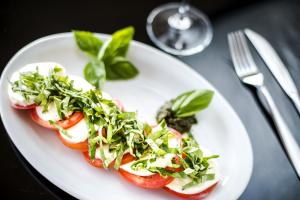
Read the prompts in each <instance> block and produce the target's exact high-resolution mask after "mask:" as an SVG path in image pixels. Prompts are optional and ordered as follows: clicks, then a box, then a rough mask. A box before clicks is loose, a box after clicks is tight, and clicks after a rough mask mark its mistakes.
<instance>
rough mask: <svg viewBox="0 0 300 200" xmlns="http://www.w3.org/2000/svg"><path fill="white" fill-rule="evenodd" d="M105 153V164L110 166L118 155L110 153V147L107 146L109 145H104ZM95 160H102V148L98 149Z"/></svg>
mask: <svg viewBox="0 0 300 200" xmlns="http://www.w3.org/2000/svg"><path fill="white" fill-rule="evenodd" d="M103 152H104V156H105V162H106V163H107V164H110V163H111V162H112V161H114V160H115V159H116V157H117V154H116V152H115V151H114V152H110V151H109V145H107V144H104V145H103ZM95 158H96V159H101V160H102V157H101V153H100V148H99V147H98V148H97V149H96V153H95Z"/></svg>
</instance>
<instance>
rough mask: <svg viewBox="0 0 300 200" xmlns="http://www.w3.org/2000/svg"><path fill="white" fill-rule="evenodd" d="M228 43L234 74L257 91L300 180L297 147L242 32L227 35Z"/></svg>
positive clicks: (298, 150) (298, 149) (299, 159)
mask: <svg viewBox="0 0 300 200" xmlns="http://www.w3.org/2000/svg"><path fill="white" fill-rule="evenodd" d="M228 42H229V50H230V54H231V57H232V61H233V65H234V69H235V72H236V73H237V75H238V77H239V78H240V80H241V81H242V82H243V83H245V84H248V85H252V86H254V87H255V88H256V89H257V92H258V94H259V95H258V96H259V98H260V100H261V101H263V102H264V103H263V105H264V106H265V107H266V110H267V111H268V112H269V114H270V116H271V117H272V119H273V121H274V123H275V126H276V128H277V131H278V134H279V136H280V139H281V141H282V144H283V146H284V148H285V150H286V152H287V155H288V157H289V158H290V160H291V163H292V165H293V166H294V169H295V171H296V173H297V175H298V178H300V148H299V145H298V144H297V142H296V140H295V138H294V137H293V135H292V133H291V131H290V130H289V128H288V126H287V125H286V123H285V121H284V120H283V118H282V116H281V114H280V112H279V110H278V109H277V107H276V104H275V102H274V100H273V98H272V96H271V94H270V92H269V91H268V89H267V88H266V86H265V85H264V75H263V74H262V73H261V72H260V71H259V69H258V68H257V66H256V64H255V62H254V59H253V57H252V55H251V53H250V50H249V47H248V43H247V41H246V38H245V35H244V33H243V32H242V31H236V32H232V33H229V34H228Z"/></svg>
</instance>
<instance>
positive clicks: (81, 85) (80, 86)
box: [68, 75, 95, 92]
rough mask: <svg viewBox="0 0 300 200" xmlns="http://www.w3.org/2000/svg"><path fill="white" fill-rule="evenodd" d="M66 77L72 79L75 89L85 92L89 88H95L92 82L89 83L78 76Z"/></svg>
mask: <svg viewBox="0 0 300 200" xmlns="http://www.w3.org/2000/svg"><path fill="white" fill-rule="evenodd" d="M68 77H69V79H70V80H72V81H74V82H73V87H74V88H75V89H77V90H82V91H83V92H87V91H89V90H92V89H95V87H94V86H93V85H92V84H90V83H89V82H87V81H86V80H85V79H84V78H81V77H80V76H75V75H70V76H68Z"/></svg>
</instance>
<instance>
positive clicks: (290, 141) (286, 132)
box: [257, 85, 300, 178]
mask: <svg viewBox="0 0 300 200" xmlns="http://www.w3.org/2000/svg"><path fill="white" fill-rule="evenodd" d="M257 90H258V92H259V93H260V94H261V95H260V94H259V95H258V96H259V98H264V99H265V102H266V104H267V105H265V104H263V105H264V106H267V107H266V110H267V111H268V112H269V114H270V115H271V117H272V119H273V121H274V124H275V126H276V128H277V131H278V134H279V137H280V139H281V141H282V143H283V146H284V148H285V150H286V152H287V154H288V157H289V158H290V160H291V163H292V165H293V166H294V169H295V171H296V173H297V175H298V178H300V148H299V145H298V144H297V141H296V140H295V138H294V137H293V135H292V133H291V131H290V129H289V128H288V126H287V124H286V123H285V121H284V120H283V118H282V115H281V114H280V112H279V110H278V108H277V106H276V104H275V102H274V100H273V98H272V96H271V94H270V92H269V91H268V89H267V88H266V87H265V86H264V85H263V86H259V87H257ZM261 100H262V99H261Z"/></svg>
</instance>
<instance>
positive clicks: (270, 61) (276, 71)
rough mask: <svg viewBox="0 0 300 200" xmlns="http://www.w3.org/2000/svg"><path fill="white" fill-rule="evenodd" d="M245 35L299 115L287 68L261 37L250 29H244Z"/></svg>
mask: <svg viewBox="0 0 300 200" xmlns="http://www.w3.org/2000/svg"><path fill="white" fill-rule="evenodd" d="M245 34H246V36H247V38H248V39H249V40H250V42H251V43H252V44H253V46H254V47H255V49H256V51H257V52H258V54H259V55H260V56H261V58H262V59H263V61H264V62H265V64H266V65H267V67H268V68H269V69H270V71H271V72H272V74H273V76H274V77H275V78H276V80H277V81H278V83H279V85H280V86H281V87H282V89H283V90H284V91H285V93H286V94H287V95H288V97H290V99H291V100H292V101H293V103H294V104H295V106H296V108H297V110H298V112H299V114H300V97H299V93H298V90H297V88H296V85H295V83H294V81H293V79H292V77H291V75H290V73H289V72H288V70H287V68H286V67H285V65H284V64H283V62H282V61H281V59H280V57H279V56H278V54H277V53H276V51H275V50H274V48H273V47H272V46H271V44H270V43H269V42H268V41H267V40H266V39H265V38H264V37H263V36H261V35H259V34H258V33H256V32H254V31H252V30H250V29H245Z"/></svg>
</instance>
